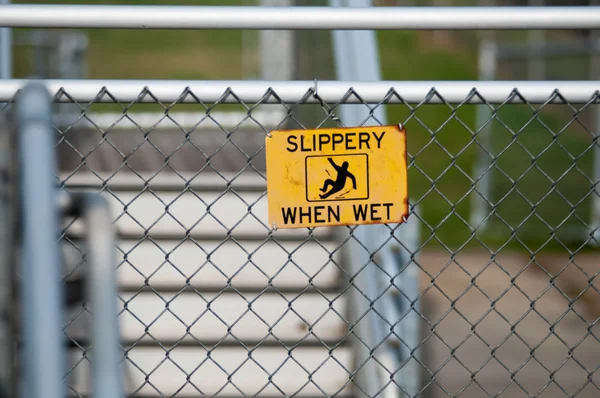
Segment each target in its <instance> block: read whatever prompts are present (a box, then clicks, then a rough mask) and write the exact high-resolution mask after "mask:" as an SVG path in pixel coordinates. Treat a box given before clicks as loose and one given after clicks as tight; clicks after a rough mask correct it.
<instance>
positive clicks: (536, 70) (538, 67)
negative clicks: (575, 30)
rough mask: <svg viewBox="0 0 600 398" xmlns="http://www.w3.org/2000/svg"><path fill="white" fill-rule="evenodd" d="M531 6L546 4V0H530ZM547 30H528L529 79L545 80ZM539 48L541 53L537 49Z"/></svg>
mask: <svg viewBox="0 0 600 398" xmlns="http://www.w3.org/2000/svg"><path fill="white" fill-rule="evenodd" d="M528 3H529V4H528V5H529V6H530V7H542V6H544V0H529V2H528ZM545 35H546V33H545V31H543V30H536V29H530V30H528V31H527V44H528V46H529V49H530V51H529V53H528V57H527V79H528V80H544V79H545V76H546V70H545V69H546V65H545V63H544V56H543V55H541V54H543V52H544V47H545V46H544V44H545ZM537 48H539V49H540V50H542V51H540V53H538V52H537V51H535V49H537Z"/></svg>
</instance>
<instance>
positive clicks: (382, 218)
mask: <svg viewBox="0 0 600 398" xmlns="http://www.w3.org/2000/svg"><path fill="white" fill-rule="evenodd" d="M266 151H267V191H268V192H267V193H268V202H269V223H270V224H271V226H272V227H273V228H278V229H281V228H301V227H320V226H329V225H358V224H382V223H401V222H403V221H404V220H405V219H406V217H407V216H408V179H407V160H406V131H405V130H404V129H402V128H401V127H400V126H377V127H356V128H337V129H317V130H286V131H272V132H271V134H270V137H267V138H266Z"/></svg>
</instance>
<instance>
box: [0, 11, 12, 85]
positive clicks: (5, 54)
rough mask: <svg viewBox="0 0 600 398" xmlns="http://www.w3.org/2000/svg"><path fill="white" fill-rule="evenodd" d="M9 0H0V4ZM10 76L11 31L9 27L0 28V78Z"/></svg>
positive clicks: (8, 77)
mask: <svg viewBox="0 0 600 398" xmlns="http://www.w3.org/2000/svg"><path fill="white" fill-rule="evenodd" d="M9 3H10V0H0V5H3V4H9ZM11 77H12V32H11V29H10V28H0V79H10V78H11Z"/></svg>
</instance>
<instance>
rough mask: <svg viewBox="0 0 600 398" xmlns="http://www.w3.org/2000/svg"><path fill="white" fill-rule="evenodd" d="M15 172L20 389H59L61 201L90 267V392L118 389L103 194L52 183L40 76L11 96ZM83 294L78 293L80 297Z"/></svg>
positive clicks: (41, 392)
mask: <svg viewBox="0 0 600 398" xmlns="http://www.w3.org/2000/svg"><path fill="white" fill-rule="evenodd" d="M15 100H16V113H17V137H18V140H19V142H18V147H19V169H18V170H19V174H20V183H19V187H20V202H21V208H20V218H19V219H20V221H21V225H22V253H21V255H20V258H21V267H20V269H19V271H18V273H19V274H20V290H21V291H22V293H21V296H22V302H23V307H22V319H23V320H22V325H21V327H22V332H23V344H24V349H25V354H24V358H23V364H24V370H25V374H24V379H23V383H22V385H21V388H22V389H23V390H22V391H21V393H22V394H24V396H28V397H41V396H45V397H50V398H53V397H56V398H59V397H63V396H65V394H66V389H65V386H64V384H63V377H64V374H65V371H66V369H65V368H64V364H65V363H66V361H65V358H66V356H65V353H64V349H63V347H64V343H63V325H62V320H63V313H64V304H63V303H64V297H65V294H64V291H63V290H64V289H63V284H62V280H61V274H62V268H63V264H62V261H63V256H62V254H61V248H60V245H59V244H58V243H57V239H58V238H59V236H58V235H57V226H59V218H60V217H59V212H60V207H62V211H63V212H64V213H65V215H67V216H70V217H76V218H79V217H83V218H84V219H85V222H86V226H87V231H88V232H87V247H86V250H85V253H86V258H87V263H88V268H89V271H88V272H87V274H88V275H86V277H85V279H86V280H87V282H88V286H89V288H88V289H87V291H88V292H89V293H88V297H87V301H89V305H90V309H91V311H92V314H93V315H92V327H91V338H92V339H91V341H92V342H93V343H94V346H93V348H92V352H93V357H94V367H93V381H94V386H93V392H94V396H95V397H106V398H108V397H117V396H120V395H121V393H122V386H121V383H120V380H121V371H120V362H121V355H120V352H119V345H118V341H119V332H118V325H117V313H116V308H117V302H116V300H117V288H116V277H115V264H116V258H115V243H114V237H113V230H112V223H111V221H110V212H109V208H108V204H107V203H106V201H105V200H104V199H103V198H101V197H100V196H99V195H97V194H93V193H85V194H68V193H66V192H62V195H63V196H62V198H61V199H60V201H59V196H58V195H57V194H58V190H57V189H56V185H55V184H56V183H55V181H56V180H55V173H56V169H57V168H56V164H55V162H56V161H55V153H54V149H53V147H54V142H53V137H54V135H53V127H52V123H51V118H52V112H51V105H52V104H51V97H50V95H49V93H48V90H47V89H46V88H45V87H44V86H43V85H41V84H32V85H26V86H25V87H24V88H23V89H22V90H20V92H19V94H18V95H16V96H15ZM84 300H85V297H84Z"/></svg>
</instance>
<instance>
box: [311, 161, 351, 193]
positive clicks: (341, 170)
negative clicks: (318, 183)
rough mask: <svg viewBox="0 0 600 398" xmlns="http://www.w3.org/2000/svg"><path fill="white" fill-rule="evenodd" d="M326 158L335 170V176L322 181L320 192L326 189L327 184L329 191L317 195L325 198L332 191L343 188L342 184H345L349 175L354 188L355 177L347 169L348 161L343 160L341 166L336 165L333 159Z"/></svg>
mask: <svg viewBox="0 0 600 398" xmlns="http://www.w3.org/2000/svg"><path fill="white" fill-rule="evenodd" d="M327 160H329V163H331V165H332V166H333V168H334V169H335V171H337V177H336V179H335V181H333V180H331V179H327V180H325V182H324V183H323V188H321V192H325V191H327V188H328V187H329V186H331V189H330V190H329V192H327V193H324V194H323V195H319V197H320V198H321V199H327V198H328V197H330V196H331V195H333V194H334V193H336V192H339V191H341V190H342V189H344V185H346V178H348V177H350V179H351V180H352V188H353V189H356V178H354V174H352V173H350V172H349V171H348V162H344V163H342V165H341V166H338V165H337V164H335V162H334V161H333V159H331V158H327Z"/></svg>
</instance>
